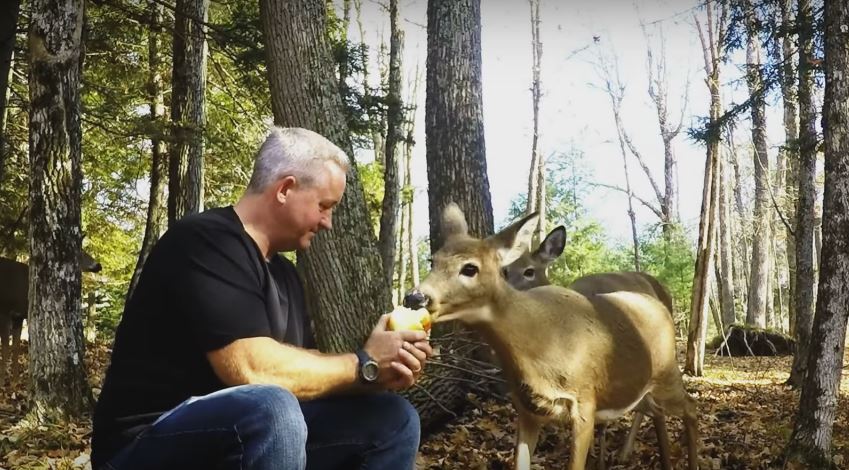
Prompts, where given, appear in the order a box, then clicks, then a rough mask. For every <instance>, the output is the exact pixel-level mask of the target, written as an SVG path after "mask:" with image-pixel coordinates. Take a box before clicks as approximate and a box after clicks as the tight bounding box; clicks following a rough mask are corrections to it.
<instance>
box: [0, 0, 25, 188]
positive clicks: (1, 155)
mask: <svg viewBox="0 0 849 470" xmlns="http://www.w3.org/2000/svg"><path fill="white" fill-rule="evenodd" d="M2 3H3V4H2V5H0V185H2V184H3V178H4V176H5V174H6V160H7V159H8V156H9V154H8V152H7V151H6V116H7V115H8V110H7V109H6V104H7V103H8V102H9V84H10V83H11V76H12V63H13V57H14V53H15V39H16V38H17V34H16V33H17V31H18V11H19V9H20V5H21V3H20V0H5V1H4V2H2Z"/></svg>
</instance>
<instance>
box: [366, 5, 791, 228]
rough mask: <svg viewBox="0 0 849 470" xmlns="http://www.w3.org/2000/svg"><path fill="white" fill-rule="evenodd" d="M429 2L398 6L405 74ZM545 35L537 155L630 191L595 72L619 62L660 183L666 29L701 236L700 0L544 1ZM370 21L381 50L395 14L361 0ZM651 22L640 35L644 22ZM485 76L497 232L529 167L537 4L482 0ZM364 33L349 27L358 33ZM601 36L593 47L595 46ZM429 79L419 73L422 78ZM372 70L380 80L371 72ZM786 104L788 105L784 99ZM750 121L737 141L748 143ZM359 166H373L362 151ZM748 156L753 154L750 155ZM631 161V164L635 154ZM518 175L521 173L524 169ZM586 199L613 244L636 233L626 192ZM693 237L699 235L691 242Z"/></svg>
mask: <svg viewBox="0 0 849 470" xmlns="http://www.w3.org/2000/svg"><path fill="white" fill-rule="evenodd" d="M426 5H427V2H426V0H406V1H405V0H401V1H400V3H399V11H400V15H401V17H402V18H403V20H404V21H403V25H402V27H403V29H404V30H405V35H406V45H405V51H404V52H405V55H404V67H405V69H406V71H407V75H408V76H411V75H412V74H413V73H414V70H415V68H416V65H417V64H418V66H419V67H420V69H421V70H422V71H423V70H424V66H425V60H426V30H425V29H424V27H425V25H426V24H427V17H426ZM540 5H541V6H540V11H541V14H540V16H541V24H540V31H541V32H540V36H541V40H542V49H543V53H542V59H541V82H542V93H543V96H542V101H541V105H540V106H541V109H540V136H541V137H540V152H541V153H542V155H543V156H547V155H550V154H552V153H554V152H558V151H567V150H569V149H570V148H573V149H577V150H579V151H581V152H583V154H584V155H585V158H584V163H585V164H586V165H587V167H588V168H589V170H590V171H591V172H592V175H593V177H592V178H593V180H594V181H596V182H599V183H603V184H606V185H612V186H619V187H624V172H623V170H622V166H623V165H622V155H621V153H620V150H619V145H618V140H617V135H616V129H615V125H614V121H613V114H612V110H611V105H610V100H609V98H608V97H607V95H606V94H605V93H604V92H603V91H602V90H601V89H599V88H598V86H599V85H600V84H601V82H600V79H599V77H598V73H597V72H596V68H595V67H594V65H593V64H594V63H595V62H597V57H598V54H599V53H603V54H606V55H607V56H608V57H611V56H612V55H613V54H615V56H616V57H617V58H618V63H619V69H620V75H621V78H622V82H623V83H624V85H625V86H626V91H625V99H624V102H623V122H624V126H625V128H626V130H627V132H628V133H629V134H630V135H631V137H632V139H633V141H634V142H635V144H636V146H637V147H638V149H639V150H640V152H641V153H642V154H643V155H644V156H645V157H646V160H647V162H648V166H649V167H650V169H651V171H652V173H653V175H654V178H655V179H656V180H657V181H658V184H660V185H661V187H662V185H663V181H662V179H663V174H662V170H663V146H662V141H661V139H660V135H659V130H658V124H657V115H656V112H655V108H654V105H653V103H652V102H651V101H650V98H649V96H648V93H647V89H648V73H647V65H646V47H647V41H649V42H651V43H652V44H653V45H654V47H655V54H656V55H657V54H658V53H659V45H660V44H661V41H660V37H661V34H662V36H663V37H664V38H665V50H666V60H667V68H668V74H669V75H668V89H669V96H668V100H669V109H670V117H671V118H672V119H677V116H678V115H679V113H680V112H681V107H682V105H683V99H682V97H684V96H685V95H686V96H687V97H688V100H687V107H686V108H685V112H684V115H683V116H684V126H683V128H684V130H682V132H681V134H680V135H679V136H678V138H677V139H675V141H674V149H675V153H676V155H677V157H678V162H679V170H678V171H679V187H680V213H681V218H682V221H683V223H684V224H685V225H686V226H688V227H690V228H691V229H693V232H695V231H696V230H697V227H698V218H699V209H700V205H701V192H702V184H703V174H704V173H703V172H704V162H705V150H704V148H703V147H702V146H701V145H700V144H698V143H696V142H694V141H692V140H690V139H689V137H688V136H687V135H686V129H687V128H689V127H691V126H695V125H696V118H697V117H698V116H704V115H706V114H707V107H708V94H707V88H706V86H705V84H704V61H703V59H702V52H701V45H700V43H699V39H698V36H697V33H696V29H695V26H694V19H693V15H694V14H696V15H698V16H699V18H700V20H701V21H704V12H703V10H700V9H698V7H697V2H696V1H695V0H692V1H691V0H666V1H664V0H643V1H639V2H638V3H633V2H630V1H616V0H594V1H592V0H570V1H569V2H563V1H555V0H540ZM362 18H363V22H364V26H365V28H366V31H367V33H366V38H365V39H366V41H367V42H368V43H369V44H371V45H372V46H373V47H372V48H373V49H376V44H378V43H379V41H380V38H381V35H384V36H387V37H388V31H389V30H388V24H387V20H386V18H387V14H386V13H385V11H383V10H382V9H381V7H380V5H379V4H378V3H376V2H375V1H370V0H364V2H363V13H362ZM641 22H642V23H644V24H645V31H646V32H647V34H648V39H647V37H646V34H644V32H643V29H642V28H641V26H640V24H641ZM481 29H482V31H481V35H482V81H483V109H484V113H483V117H484V132H485V139H486V155H487V165H488V174H489V183H490V190H491V195H492V203H493V212H494V218H495V223H496V228H498V227H500V226H504V225H505V224H506V223H507V222H508V219H507V217H508V210H509V207H510V202H511V200H512V199H513V198H515V197H516V196H517V195H518V194H520V193H523V192H525V191H526V190H527V172H528V168H529V166H530V153H531V136H532V124H533V122H532V109H531V93H530V87H531V23H530V7H529V4H528V2H527V1H523V0H482V1H481ZM350 34H351V35H352V36H351V37H353V38H356V37H357V35H358V32H357V31H356V25H355V24H353V23H352V31H351V33H350ZM596 39H597V40H596ZM743 60H744V58H743V57H742V55H741V56H740V57H735V58H734V60H733V61H732V63H731V64H728V65H726V66H725V69H724V73H725V76H726V77H727V80H728V82H729V83H733V82H735V80H736V79H737V78H739V75H740V71H741V69H740V66H741V65H742V63H743ZM422 73H423V72H422ZM373 75H374V74H373ZM424 89H425V86H424V83H422V85H421V86H420V87H419V96H418V99H417V101H418V103H419V104H420V106H419V110H418V114H417V117H416V142H418V143H420V144H419V145H417V146H416V148H415V150H414V156H413V159H414V160H413V166H414V169H413V185H414V186H415V188H416V198H417V199H416V206H415V208H414V210H415V212H416V214H418V219H417V220H416V222H415V223H416V232H417V233H418V234H420V236H426V235H427V233H428V228H427V227H428V221H427V213H428V211H427V194H426V186H427V176H426V175H427V173H426V162H425V148H424V145H423V143H424V142H425V136H424ZM746 93H747V92H746V87H745V83H738V84H737V85H736V88H735V87H733V86H729V87H727V90H726V92H725V93H724V94H725V96H724V98H723V99H724V101H725V102H726V103H728V102H731V101H735V100H736V101H738V102H739V101H742V100H743V99H745V95H746ZM779 105H780V103H779ZM779 107H780V106H777V107H775V110H773V111H771V112H770V114H769V115H768V123H769V128H768V138H769V141H770V156H771V158H773V161H774V158H775V153H776V152H777V145H779V144H781V143H782V142H783V129H782V127H781V122H780V118H779V117H778V115H777V114H775V112H778V111H777V110H778V108H779ZM746 129H747V126H746V125H741V126H740V128H739V131H738V134H740V135H738V139H743V140H747V139H748V136H747V135H745V134H746ZM357 157H358V160H363V159H368V158H369V155H368V152H360V153H359V154H358V156H357ZM742 157H743V158H744V159H745V156H742ZM629 158H631V157H629ZM517 168H523V169H524V170H523V171H521V172H518V171H517ZM629 168H630V169H631V185H632V188H633V189H634V192H635V193H636V194H638V195H639V196H641V197H642V198H644V199H646V200H649V201H652V200H653V199H654V197H653V194H654V193H653V191H652V189H651V186H650V184H649V182H648V180H647V178H646V177H645V175H644V174H643V173H642V171H641V170H640V169H639V167H638V165H637V163H636V161H635V160H633V159H631V160H630V162H629ZM583 202H584V204H585V206H586V207H587V209H588V210H589V213H590V214H591V216H592V217H594V218H595V219H597V220H599V221H600V222H601V224H602V226H603V227H605V229H606V231H607V235H608V237H609V239H610V240H611V241H613V242H616V241H623V240H626V239H627V238H628V237H629V236H630V235H629V234H630V222H629V219H628V217H627V213H626V210H627V199H626V197H625V196H624V194H622V193H620V192H618V191H615V190H610V189H604V188H597V189H595V190H593V191H592V192H591V193H590V194H589V195H588V196H587V197H586V198H585V199H584V201H583ZM635 205H636V206H635V209H636V211H637V221H638V224H639V225H641V226H646V225H651V224H653V223H656V222H657V219H656V217H655V216H654V215H653V214H652V213H651V212H649V211H648V210H647V209H644V208H643V207H642V206H640V205H639V203H637V202H636V201H635ZM693 236H695V235H693Z"/></svg>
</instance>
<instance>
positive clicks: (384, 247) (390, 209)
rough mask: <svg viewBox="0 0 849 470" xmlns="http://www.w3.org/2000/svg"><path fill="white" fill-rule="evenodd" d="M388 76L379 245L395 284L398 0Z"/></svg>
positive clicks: (392, 11)
mask: <svg viewBox="0 0 849 470" xmlns="http://www.w3.org/2000/svg"><path fill="white" fill-rule="evenodd" d="M389 20H390V29H391V32H390V37H389V79H388V82H389V83H388V85H389V86H388V93H387V96H386V99H387V110H386V147H385V149H386V150H385V152H384V155H385V163H384V166H383V204H382V207H381V213H380V236H379V237H378V249H379V251H380V258H381V260H382V261H383V272H384V274H385V275H386V279H387V282H388V283H389V284H390V285H391V284H392V272H393V268H394V266H395V243H396V241H397V231H398V207H399V201H400V196H399V192H400V188H399V187H398V158H397V156H398V154H399V153H400V152H399V144H400V143H401V142H402V141H403V139H404V130H403V128H402V125H403V119H404V114H403V110H402V105H403V103H402V100H401V55H402V53H403V50H404V32H403V31H402V30H401V27H400V26H399V25H398V21H399V20H398V0H389Z"/></svg>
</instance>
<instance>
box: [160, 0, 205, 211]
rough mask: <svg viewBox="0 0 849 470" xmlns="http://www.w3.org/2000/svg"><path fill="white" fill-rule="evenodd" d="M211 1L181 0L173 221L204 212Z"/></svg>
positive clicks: (172, 154)
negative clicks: (204, 138)
mask: <svg viewBox="0 0 849 470" xmlns="http://www.w3.org/2000/svg"><path fill="white" fill-rule="evenodd" d="M208 12H209V0H177V6H176V8H175V11H174V41H173V42H174V45H173V46H174V47H173V50H174V66H173V72H172V77H171V83H172V91H171V125H172V126H173V134H172V137H171V145H170V148H169V152H168V160H169V163H168V177H169V180H168V224H169V225H170V224H172V223H174V221H176V220H179V219H181V218H182V217H183V216H185V215H187V214H194V213H197V212H200V211H202V210H203V129H204V126H205V125H206V102H205V97H204V95H205V92H206V26H205V24H206V21H207V14H208Z"/></svg>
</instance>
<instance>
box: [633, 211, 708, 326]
mask: <svg viewBox="0 0 849 470" xmlns="http://www.w3.org/2000/svg"><path fill="white" fill-rule="evenodd" d="M640 262H641V263H642V266H641V267H642V269H643V271H645V272H647V273H649V274H651V275H653V276H655V277H656V278H658V279H659V280H660V282H662V283H663V284H664V285H665V286H666V288H667V289H669V293H670V294H672V300H673V302H674V307H675V311H676V312H679V313H680V312H686V313H689V311H690V301H691V298H692V291H693V274H694V270H695V265H696V256H695V252H694V251H693V246H692V242H691V239H690V237H689V236H688V235H687V233H686V232H685V231H684V229H683V228H682V227H681V226H675V227H674V229H673V230H672V231H671V234H670V236H669V238H668V239H667V238H666V237H664V235H663V233H662V232H661V230H659V228H657V227H654V228H649V229H647V230H644V231H643V232H642V234H641V236H640Z"/></svg>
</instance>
